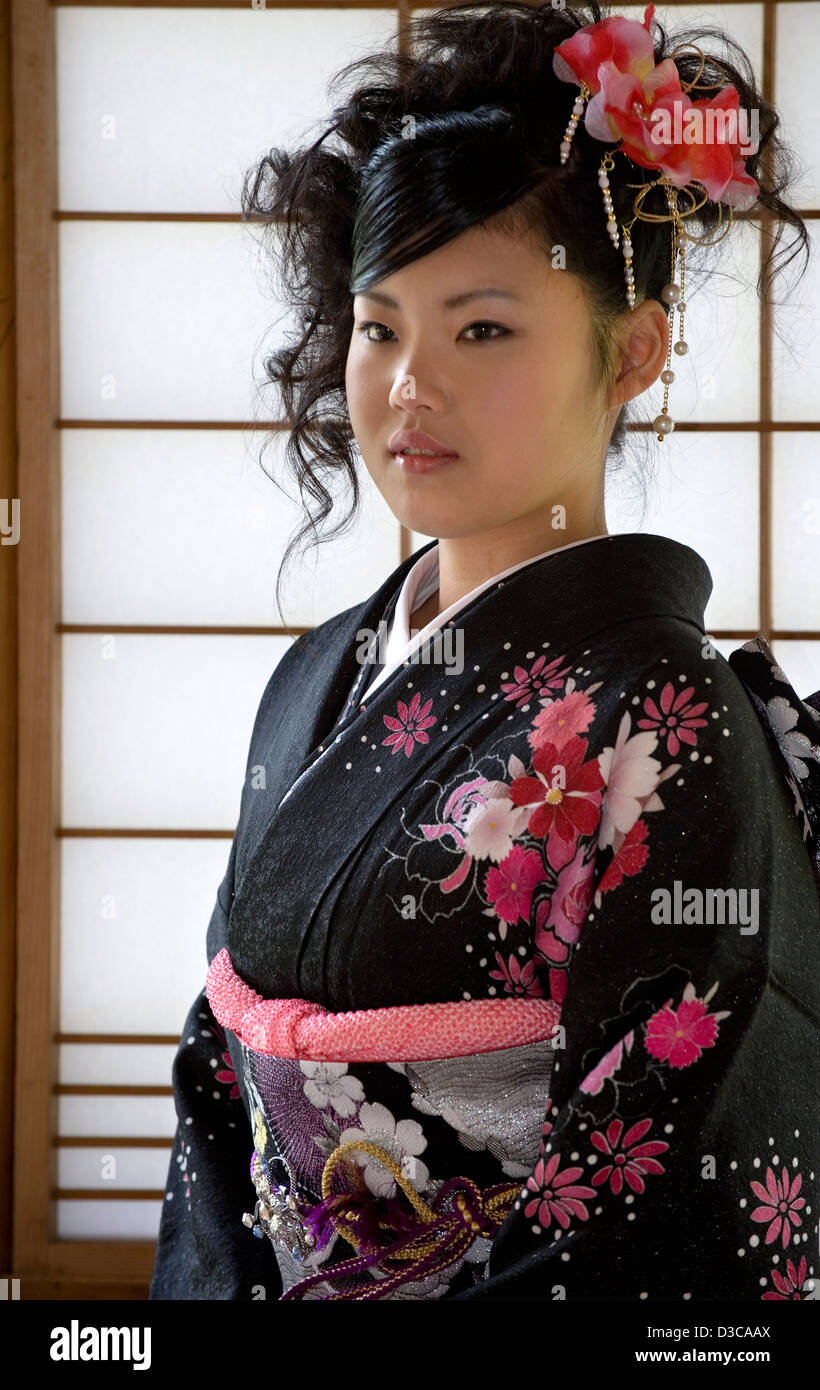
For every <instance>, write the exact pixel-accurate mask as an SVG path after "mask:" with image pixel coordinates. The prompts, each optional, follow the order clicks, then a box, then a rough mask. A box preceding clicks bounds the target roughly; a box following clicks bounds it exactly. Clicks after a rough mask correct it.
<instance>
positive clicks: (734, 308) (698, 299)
mask: <svg viewBox="0 0 820 1390" xmlns="http://www.w3.org/2000/svg"><path fill="white" fill-rule="evenodd" d="M699 254H701V255H705V252H703V253H699ZM709 256H710V258H711V259H710V261H709V262H708V264H709V265H710V266H711V267H712V270H711V272H710V274H709V275H708V277H706V276H704V274H703V272H702V271H699V272H698V273H696V274H693V275H691V276H690V275H689V274H688V273H687V277H686V314H685V317H684V338H685V340H686V342H687V343H688V344H689V351H688V353H687V354H686V356H685V357H678V355H677V354H676V352H675V351H674V347H673V351H672V361H671V367H672V370H673V371H674V373H675V380H674V381H673V382H672V384H671V386H670V387H669V398H668V406H669V414H670V415H671V416H672V419H673V420H674V421H675V422H676V423H678V422H680V423H681V424H683V423H687V422H690V421H698V422H707V423H708V422H709V421H710V420H744V421H745V420H748V419H750V418H751V419H754V418H756V417H759V415H760V383H759V373H760V346H759V345H760V332H759V321H760V302H759V299H758V296H757V292H756V290H755V282H756V280H757V275H758V269H759V262H760V239H759V233H758V231H757V229H756V227H755V226H753V225H749V224H746V225H744V224H741V223H738V224H736V225H734V226H733V227H732V228H731V229H730V231H729V232H728V233H727V235H726V237H725V238H724V240H723V241H722V242H721V243H720V245H718V246H714V247H712V248H711V249H710V250H709ZM687 269H688V268H687ZM677 275H678V277H679V276H680V266H678V270H677ZM679 336H680V325H679V315H678V314H677V313H676V314H675V316H674V326H673V342H677V340H678V338H679ZM663 391H664V387H663V382H662V381H661V380H660V377H658V380H657V381H656V382H655V383H654V384H653V385H652V386H650V388H649V390H648V391H645V392H644V393H643V395H641V396H637V397H636V398H635V399H634V400H633V402H632V403H631V410H632V418H633V420H636V421H637V420H654V418H655V416H656V415H658V414H659V413H660V411H661V408H662V406H663ZM664 443H666V441H664Z"/></svg>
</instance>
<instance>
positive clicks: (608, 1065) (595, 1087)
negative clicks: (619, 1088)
mask: <svg viewBox="0 0 820 1390" xmlns="http://www.w3.org/2000/svg"><path fill="white" fill-rule="evenodd" d="M634 1038H635V1030H634V1028H633V1029H632V1030H631V1031H630V1032H629V1033H627V1035H626V1037H625V1038H620V1039H619V1040H618V1042H616V1044H615V1046H614V1047H611V1048H610V1049H609V1051H608V1052H607V1053H605V1054H604V1056H603V1057H602V1058H601V1060H600V1062H599V1063H598V1065H597V1067H593V1068H592V1071H591V1072H588V1073H587V1075H586V1076H585V1077H584V1079H583V1081H582V1082H581V1088H580V1089H581V1090H582V1091H584V1092H586V1094H587V1095H589V1096H597V1095H598V1094H599V1092H600V1091H602V1090H603V1086H604V1082H605V1081H606V1080H607V1079H608V1078H609V1077H610V1076H614V1074H615V1072H616V1071H617V1070H618V1068H619V1066H620V1065H621V1062H622V1061H623V1055H624V1047H625V1048H626V1050H627V1052H629V1051H630V1050H631V1048H632V1043H633V1041H634Z"/></svg>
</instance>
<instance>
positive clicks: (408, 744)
mask: <svg viewBox="0 0 820 1390" xmlns="http://www.w3.org/2000/svg"><path fill="white" fill-rule="evenodd" d="M432 703H433V701H432V699H430V700H427V702H426V703H425V704H423V705H422V703H421V695H420V694H419V692H418V691H416V693H415V695H414V696H413V698H412V700H411V701H410V704H409V705H406V704H405V703H404V700H399V702H398V704H397V706H396V708H397V710H398V718H395V717H394V716H393V715H392V714H383V715H382V718H383V720H384V722H385V724H386V725H387V727H388V729H392V730H393V733H391V734H388V736H387V738H383V739H382V744H385V743H386V744H392V745H393V752H394V753H398V752H400V751H401V749H402V748H403V749H404V751H405V753H406V755H407V757H408V758H409V757H410V754H411V753H412V751H413V748H414V745H415V744H416V743H429V742H430V736H429V734H427V733H425V729H429V728H430V727H431V725H433V724H437V723H438V720H437V719H436V717H435V715H434V714H430V712H429V711H430V707H431V705H432Z"/></svg>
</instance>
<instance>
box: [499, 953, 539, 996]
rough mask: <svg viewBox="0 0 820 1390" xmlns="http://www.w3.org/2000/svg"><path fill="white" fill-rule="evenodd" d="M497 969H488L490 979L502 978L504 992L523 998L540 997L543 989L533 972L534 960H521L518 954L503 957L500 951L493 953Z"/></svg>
mask: <svg viewBox="0 0 820 1390" xmlns="http://www.w3.org/2000/svg"><path fill="white" fill-rule="evenodd" d="M495 958H496V961H497V962H498V969H497V970H491V971H490V979H491V980H503V982H504V993H505V994H514V995H516V996H523V997H524V998H525V999H542V998H543V995H544V991H543V990H542V988H541V985H540V984H539V981H538V976H537V975H536V973H535V962H534V961H532V960H526V961H521V960H519V958H518V956H514V955H513V956H510V957H509V958H508V959H507V960H505V959H504V957H503V956H502V954H501V952H500V951H496V953H495Z"/></svg>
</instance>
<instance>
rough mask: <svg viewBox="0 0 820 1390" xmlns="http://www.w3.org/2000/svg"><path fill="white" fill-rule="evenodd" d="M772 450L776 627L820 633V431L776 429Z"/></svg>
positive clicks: (774, 608)
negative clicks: (779, 432) (798, 432)
mask: <svg viewBox="0 0 820 1390" xmlns="http://www.w3.org/2000/svg"><path fill="white" fill-rule="evenodd" d="M772 455H773V458H772V475H773V483H772V533H773V552H774V558H773V564H772V610H773V622H774V626H775V627H776V628H785V629H788V630H789V631H794V629H795V628H806V629H808V630H810V631H814V632H820V435H818V434H816V433H808V432H807V433H806V434H797V433H794V434H793V433H792V432H791V431H789V433H788V434H775V435H774V436H773V439H772Z"/></svg>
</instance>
